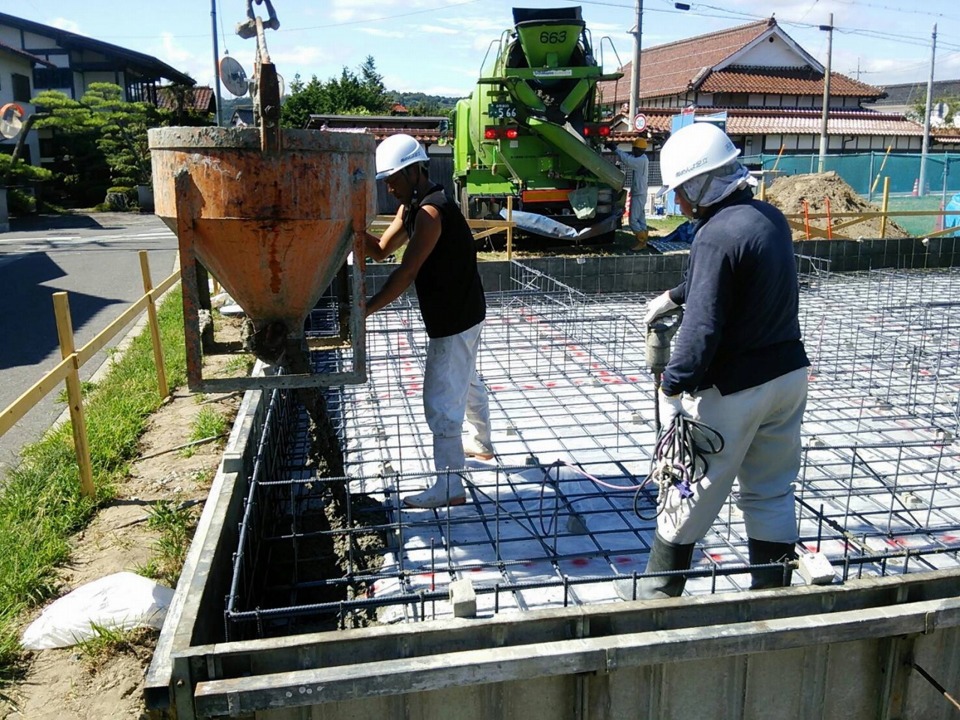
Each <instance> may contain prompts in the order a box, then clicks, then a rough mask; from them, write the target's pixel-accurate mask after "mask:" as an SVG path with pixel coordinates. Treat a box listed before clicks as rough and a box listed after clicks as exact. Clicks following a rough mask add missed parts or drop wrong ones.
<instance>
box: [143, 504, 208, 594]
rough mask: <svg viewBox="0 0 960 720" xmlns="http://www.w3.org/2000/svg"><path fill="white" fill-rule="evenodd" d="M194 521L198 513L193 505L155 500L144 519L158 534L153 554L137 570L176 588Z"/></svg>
mask: <svg viewBox="0 0 960 720" xmlns="http://www.w3.org/2000/svg"><path fill="white" fill-rule="evenodd" d="M196 524H197V515H196V512H195V509H194V507H193V505H192V504H184V503H179V502H174V501H171V500H158V501H157V503H156V504H155V505H154V506H153V507H152V508H151V509H150V512H149V517H148V519H147V527H149V528H150V529H152V530H155V531H157V532H158V533H159V537H158V538H157V540H156V542H155V543H154V550H156V555H155V556H154V557H153V558H152V559H151V560H150V562H149V563H147V565H146V566H144V567H142V568H140V569H139V570H140V573H141V574H142V575H145V576H147V577H151V578H153V579H154V580H157V581H159V582H161V583H164V584H166V585H168V586H169V587H176V586H177V580H179V579H180V570H181V569H182V568H183V562H184V560H186V557H187V549H188V548H189V547H190V539H191V538H192V537H193V533H194V530H195V529H196Z"/></svg>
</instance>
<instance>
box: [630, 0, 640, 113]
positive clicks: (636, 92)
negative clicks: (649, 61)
mask: <svg viewBox="0 0 960 720" xmlns="http://www.w3.org/2000/svg"><path fill="white" fill-rule="evenodd" d="M642 33H643V0H637V31H636V32H635V33H634V34H633V63H632V66H631V73H630V110H629V113H630V118H629V119H630V129H631V130H632V129H633V119H634V118H635V117H636V116H637V101H638V98H639V97H640V36H641V34H642Z"/></svg>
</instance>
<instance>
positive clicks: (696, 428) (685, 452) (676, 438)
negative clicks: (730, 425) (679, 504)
mask: <svg viewBox="0 0 960 720" xmlns="http://www.w3.org/2000/svg"><path fill="white" fill-rule="evenodd" d="M723 446H724V440H723V436H722V435H721V434H720V433H719V432H717V431H716V430H715V429H713V428H712V427H710V426H709V425H707V424H706V423H703V422H700V421H699V420H694V419H693V418H692V417H689V416H688V415H683V414H680V415H677V416H675V417H674V418H673V420H672V421H671V422H670V424H669V425H667V427H665V428H662V430H661V432H660V434H659V435H658V437H657V444H656V445H655V446H654V450H653V457H652V459H651V461H650V473H649V474H648V475H647V479H646V480H645V481H644V482H643V483H642V484H641V486H640V487H639V488H638V489H637V492H636V494H635V495H634V498H633V511H634V513H636V515H637V517H638V518H640V519H641V520H655V519H656V518H657V516H659V515H660V513H662V512H663V509H664V507H665V506H666V502H667V491H668V490H669V489H670V488H671V487H676V488H678V489H679V492H680V496H681V497H682V498H688V497H691V496H692V495H693V486H694V485H696V484H697V483H698V482H700V480H702V479H703V477H704V476H705V475H706V474H707V471H708V470H709V467H710V465H709V463H708V462H707V456H709V455H715V454H716V453H718V452H720V451H722V450H723ZM650 482H653V483H655V484H656V486H657V511H656V512H655V513H654V514H653V515H652V516H645V515H644V514H643V513H642V512H641V511H640V493H641V491H642V490H643V487H644V486H645V485H646V484H647V483H650Z"/></svg>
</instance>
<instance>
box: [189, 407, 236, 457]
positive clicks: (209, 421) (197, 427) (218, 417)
mask: <svg viewBox="0 0 960 720" xmlns="http://www.w3.org/2000/svg"><path fill="white" fill-rule="evenodd" d="M226 434H227V418H226V416H224V414H223V413H222V412H219V411H218V410H215V409H214V408H212V407H205V408H203V409H201V410H200V412H199V413H197V416H196V417H195V418H194V419H193V422H191V423H190V437H189V442H192V443H199V442H200V441H201V440H211V439H214V438H215V439H218V440H219V439H222V438H223V437H224V436H226ZM195 452H196V447H195V446H192V445H190V446H187V447H185V448H183V449H182V450H181V451H180V456H181V457H186V458H189V457H193V455H194V453H195Z"/></svg>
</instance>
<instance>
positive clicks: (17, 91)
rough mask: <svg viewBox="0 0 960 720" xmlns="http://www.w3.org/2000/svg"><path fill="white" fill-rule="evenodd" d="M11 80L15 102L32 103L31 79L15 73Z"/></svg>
mask: <svg viewBox="0 0 960 720" xmlns="http://www.w3.org/2000/svg"><path fill="white" fill-rule="evenodd" d="M11 79H12V80H13V88H12V89H13V101H14V102H30V95H31V93H30V78H28V77H27V76H26V75H20V74H18V73H13V75H12V76H11Z"/></svg>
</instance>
